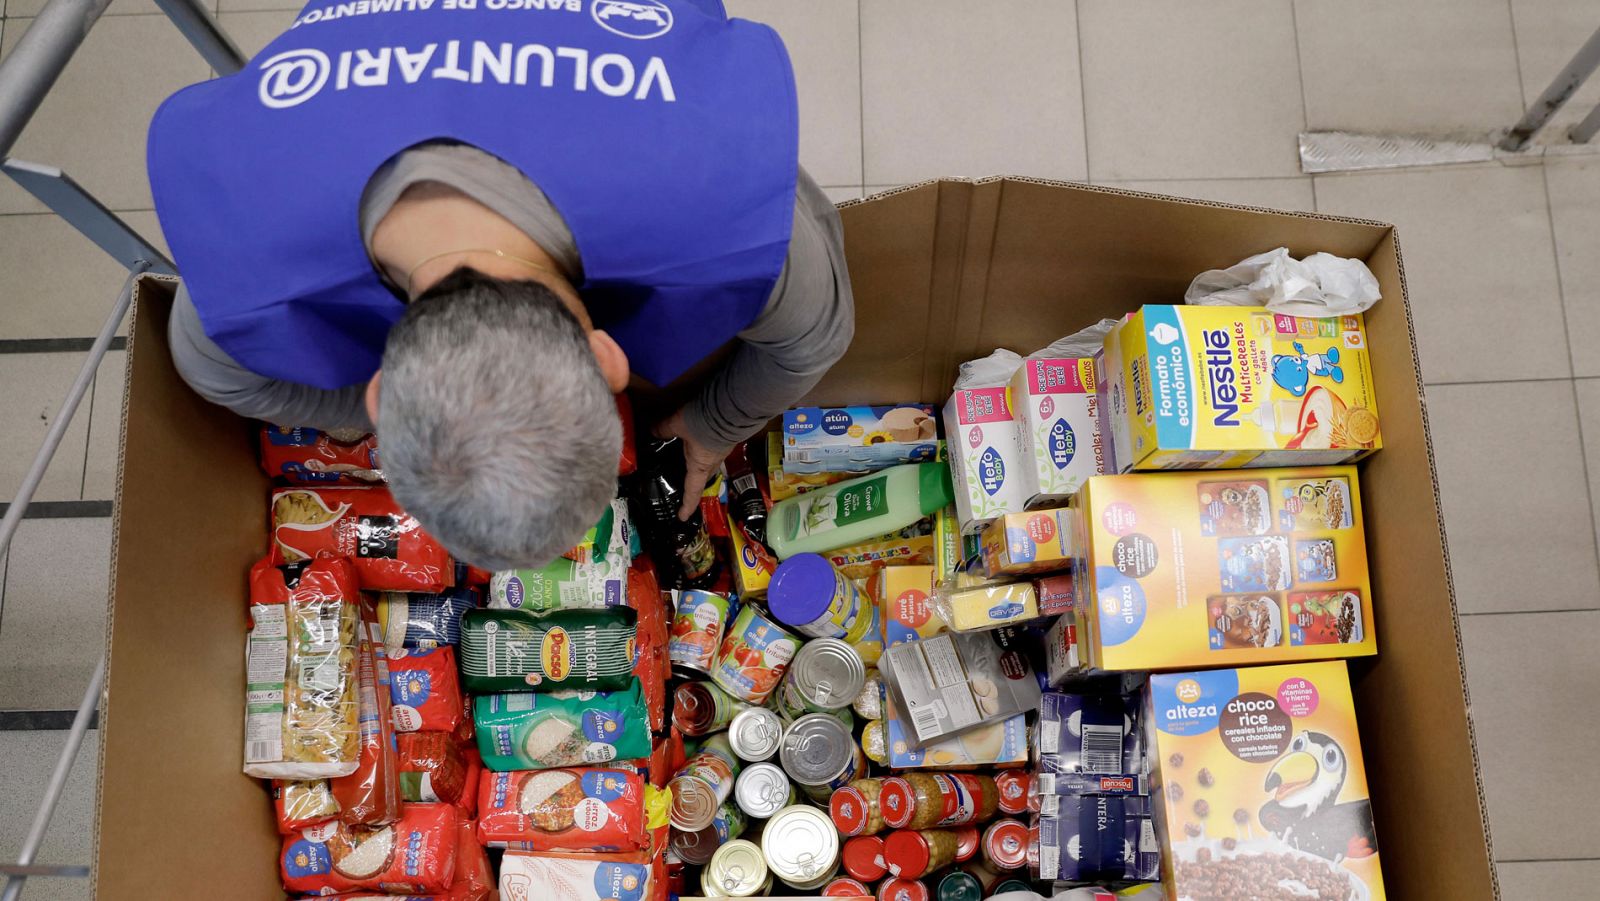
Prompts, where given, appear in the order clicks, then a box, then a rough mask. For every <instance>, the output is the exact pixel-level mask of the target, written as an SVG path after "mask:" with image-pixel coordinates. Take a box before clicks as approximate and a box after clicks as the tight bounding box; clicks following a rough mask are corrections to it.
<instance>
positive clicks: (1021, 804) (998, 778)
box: [994, 769, 1033, 815]
mask: <svg viewBox="0 0 1600 901" xmlns="http://www.w3.org/2000/svg"><path fill="white" fill-rule="evenodd" d="M994 786H995V788H996V789H997V790H998V791H999V792H1000V812H1001V813H1005V814H1012V815H1016V814H1019V813H1026V812H1027V810H1028V795H1029V794H1030V792H1031V789H1032V788H1033V774H1032V773H1030V772H1028V771H1027V770H1023V769H1016V770H1001V771H1000V772H998V773H995V774H994Z"/></svg>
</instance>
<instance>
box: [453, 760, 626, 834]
mask: <svg viewBox="0 0 1600 901" xmlns="http://www.w3.org/2000/svg"><path fill="white" fill-rule="evenodd" d="M644 788H645V783H644V777H643V776H641V775H639V774H638V773H636V772H629V771H626V770H612V769H557V770H534V771H522V772H510V773H491V772H485V773H484V774H483V776H482V777H481V779H480V783H479V787H478V793H479V797H481V798H482V799H483V811H482V814H481V815H480V816H479V817H478V841H480V842H482V843H483V844H485V845H488V846H489V847H491V848H511V849H514V850H520V851H640V850H644V849H645V848H646V847H647V845H648V842H649V836H648V835H646V833H645V810H644Z"/></svg>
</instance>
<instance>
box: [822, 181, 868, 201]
mask: <svg viewBox="0 0 1600 901" xmlns="http://www.w3.org/2000/svg"><path fill="white" fill-rule="evenodd" d="M822 193H824V194H827V195H828V199H829V200H831V201H833V202H834V203H844V202H845V201H846V200H860V199H861V193H862V190H861V186H860V185H851V186H849V187H841V188H823V189H822Z"/></svg>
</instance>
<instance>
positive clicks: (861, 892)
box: [821, 876, 872, 898]
mask: <svg viewBox="0 0 1600 901" xmlns="http://www.w3.org/2000/svg"><path fill="white" fill-rule="evenodd" d="M821 894H822V897H824V898H871V897H872V889H869V888H867V887H866V886H864V885H862V884H861V883H859V882H857V881H855V880H854V879H851V878H850V877H848V876H840V877H839V878H838V879H835V880H833V881H832V882H830V883H828V884H827V885H825V886H823V887H822V893H821Z"/></svg>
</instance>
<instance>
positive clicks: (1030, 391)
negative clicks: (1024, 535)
mask: <svg viewBox="0 0 1600 901" xmlns="http://www.w3.org/2000/svg"><path fill="white" fill-rule="evenodd" d="M1006 400H1007V402H1008V403H1009V404H1010V406H1011V415H1012V416H1014V417H1015V418H1016V420H1017V425H1018V426H1019V430H1018V432H1017V438H1018V440H1019V442H1020V448H1021V451H1022V462H1023V466H1022V473H1021V474H1022V477H1023V478H1022V491H1023V493H1024V494H1025V495H1027V503H1028V508H1029V509H1034V508H1037V507H1052V506H1056V505H1058V504H1064V503H1066V502H1067V500H1068V499H1070V498H1071V497H1072V495H1073V493H1074V492H1076V491H1077V490H1078V486H1079V485H1082V484H1083V480H1084V479H1087V478H1088V477H1090V476H1092V475H1098V474H1100V473H1102V472H1107V471H1108V470H1107V469H1106V456H1107V455H1106V447H1105V440H1104V438H1103V436H1102V435H1101V434H1100V399H1099V396H1098V395H1097V394H1096V392H1095V384H1094V360H1093V359H1091V358H1088V357H1083V358H1077V359H1066V358H1062V359H1027V360H1023V361H1022V366H1020V367H1018V369H1017V371H1016V373H1014V374H1013V375H1012V376H1011V384H1010V386H1009V387H1007V389H1006Z"/></svg>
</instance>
